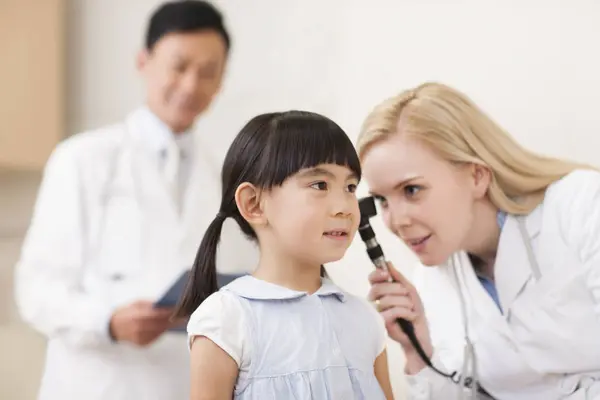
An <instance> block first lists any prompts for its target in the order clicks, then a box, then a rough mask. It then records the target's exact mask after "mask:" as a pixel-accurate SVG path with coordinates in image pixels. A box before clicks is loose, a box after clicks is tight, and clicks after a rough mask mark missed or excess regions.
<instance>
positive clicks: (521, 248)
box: [494, 208, 541, 318]
mask: <svg viewBox="0 0 600 400" xmlns="http://www.w3.org/2000/svg"><path fill="white" fill-rule="evenodd" d="M540 219H541V211H540V209H539V208H538V209H536V210H534V211H533V212H532V213H531V214H530V215H528V216H526V217H524V221H525V228H526V235H527V236H528V237H526V238H524V237H523V234H522V233H521V230H520V229H519V221H518V220H517V217H514V216H509V217H507V218H506V222H505V224H504V227H503V228H502V233H501V235H500V242H499V244H498V251H497V254H496V265H495V267H494V273H495V281H496V288H497V290H498V296H499V298H500V303H501V304H502V309H503V310H504V311H505V314H506V316H507V318H508V317H509V316H510V307H511V306H512V305H513V303H514V302H515V300H516V299H517V297H518V296H519V294H520V293H521V291H522V290H523V289H524V288H525V285H526V284H527V283H528V282H529V281H530V280H531V279H532V277H533V269H532V266H531V265H530V263H529V258H528V255H527V247H526V244H525V240H529V241H530V242H532V241H533V240H534V238H535V237H536V236H537V235H538V234H539V231H540V223H541V221H540Z"/></svg>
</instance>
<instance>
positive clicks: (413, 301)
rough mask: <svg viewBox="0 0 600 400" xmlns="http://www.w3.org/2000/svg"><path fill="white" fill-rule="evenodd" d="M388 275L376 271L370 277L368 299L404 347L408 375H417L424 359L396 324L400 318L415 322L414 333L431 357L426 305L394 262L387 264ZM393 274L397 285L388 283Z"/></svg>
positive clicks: (423, 365)
mask: <svg viewBox="0 0 600 400" xmlns="http://www.w3.org/2000/svg"><path fill="white" fill-rule="evenodd" d="M388 270H389V273H388V272H386V271H383V270H380V269H376V270H375V271H373V272H372V273H371V274H369V281H370V282H371V285H372V286H371V290H370V291H369V300H371V301H374V302H375V304H376V306H377V309H378V311H379V313H380V314H381V316H382V317H383V319H384V320H385V326H386V329H387V331H388V334H389V335H390V337H391V338H392V339H394V340H395V341H397V342H398V343H400V344H401V345H402V348H403V350H404V353H405V355H406V372H407V373H408V374H416V373H417V372H419V371H420V370H421V369H423V368H424V367H425V366H426V364H425V362H424V361H423V360H422V359H421V357H420V356H419V354H418V353H417V351H416V350H415V348H414V347H413V345H412V344H411V343H410V340H409V339H408V336H406V334H404V332H403V331H402V329H400V326H399V325H398V324H397V323H396V319H397V318H402V319H405V320H407V321H410V322H412V324H413V326H414V328H415V334H416V336H417V338H418V339H419V342H420V343H421V347H422V348H423V350H425V354H427V356H428V357H429V358H431V355H432V353H433V349H432V345H431V338H430V336H429V327H428V326H427V320H426V318H425V312H424V309H423V303H422V302H421V298H420V297H419V294H418V293H417V290H416V289H415V287H414V286H413V285H412V284H411V283H410V282H409V281H408V279H406V278H405V277H404V276H403V275H402V274H401V273H400V272H399V271H397V270H396V269H395V268H394V266H393V265H392V264H391V263H388ZM390 275H391V277H392V279H393V280H394V282H389V281H388V279H389V276H390Z"/></svg>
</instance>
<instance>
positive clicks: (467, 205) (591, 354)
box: [358, 83, 600, 400]
mask: <svg viewBox="0 0 600 400" xmlns="http://www.w3.org/2000/svg"><path fill="white" fill-rule="evenodd" d="M358 148H359V153H360V156H361V159H362V162H363V171H364V175H365V178H366V181H367V182H368V185H369V188H370V190H371V193H372V194H373V196H374V197H375V198H376V199H378V200H379V202H380V205H381V210H382V215H383V218H384V220H385V223H386V225H387V227H388V228H389V229H390V230H391V231H392V232H393V233H394V234H395V235H397V236H398V237H399V238H400V239H402V241H403V242H404V243H405V244H406V245H407V246H409V247H410V248H411V249H412V250H413V251H414V253H416V254H417V256H418V257H419V259H420V261H421V263H422V264H423V265H424V267H421V268H419V269H418V271H417V273H416V275H415V279H414V282H415V286H413V285H411V283H409V282H408V281H407V280H406V279H405V278H404V277H403V276H402V275H401V274H400V273H399V272H398V271H397V270H395V269H394V268H393V267H392V266H390V269H389V272H388V273H389V275H391V277H393V278H394V280H395V281H397V282H396V283H389V282H388V273H386V272H383V271H375V272H374V273H372V274H371V276H370V280H371V283H372V288H371V292H370V298H371V299H372V300H374V301H375V302H376V304H377V306H378V308H379V310H380V312H381V314H382V316H383V318H384V319H385V321H386V323H387V328H388V332H389V334H390V336H391V337H392V338H393V339H395V340H396V341H398V342H399V343H400V344H401V345H402V346H403V349H404V351H405V354H406V360H407V362H406V373H407V375H408V383H409V388H410V389H409V393H410V398H411V399H414V400H417V399H418V400H425V399H428V400H434V399H435V400H437V399H440V400H449V399H456V398H463V397H462V396H465V392H467V394H468V395H471V394H473V393H476V392H475V389H474V388H475V387H476V385H472V387H473V389H467V390H463V389H460V388H461V387H463V386H462V385H459V384H455V383H454V382H453V381H452V380H451V379H448V378H446V377H444V376H442V375H439V374H437V373H436V372H435V371H434V370H433V369H431V368H429V367H427V366H426V364H425V363H424V361H423V360H422V359H421V358H420V357H419V356H418V354H417V353H416V351H415V349H414V348H413V346H412V345H411V344H410V342H409V341H408V339H407V336H406V335H405V334H404V333H402V331H401V330H400V329H399V328H398V326H397V325H396V323H395V322H394V320H395V319H396V318H404V319H407V320H410V321H412V323H413V324H414V327H415V331H416V334H417V337H418V339H419V341H420V343H421V344H422V347H423V348H424V350H425V352H426V353H427V355H428V357H429V358H430V359H432V363H433V366H434V367H436V368H437V369H439V370H442V371H443V372H446V373H452V372H454V371H458V373H459V374H462V376H460V375H458V376H460V377H461V379H464V378H465V377H467V376H469V377H471V378H473V379H474V380H476V381H477V382H478V384H479V385H480V386H481V387H482V389H483V390H482V392H487V393H488V394H489V395H490V396H491V397H493V398H496V399H501V400H504V399H507V400H521V399H522V400H558V399H569V400H575V399H578V400H579V399H581V400H583V399H600V173H598V172H596V171H595V170H593V169H592V168H590V167H586V166H584V165H579V164H576V163H573V162H568V161H563V160H559V159H555V158H549V157H543V156H540V155H537V154H534V153H532V152H530V151H528V150H526V149H524V148H523V147H521V146H520V145H519V144H517V143H516V142H515V141H514V140H513V139H512V138H511V137H510V136H509V135H508V134H506V133H505V132H504V131H503V130H502V129H501V128H500V127H499V126H498V125H496V124H495V123H494V122H493V121H492V120H491V119H490V118H488V117H487V116H486V115H485V114H484V113H483V112H482V111H481V110H480V109H478V108H477V106H476V105H475V104H473V102H471V101H470V100H469V99H468V98H467V97H466V96H465V95H463V94H461V93H459V92H458V91H456V90H454V89H452V88H450V87H447V86H444V85H441V84H435V83H428V84H424V85H421V86H418V87H416V88H414V89H412V90H408V91H405V92H403V93H401V94H399V95H397V96H395V97H392V98H390V99H388V100H386V101H384V102H382V103H381V104H379V105H378V106H377V107H376V108H375V109H374V110H373V111H372V112H371V114H370V115H369V116H368V118H367V119H366V121H365V123H364V126H363V129H362V132H361V134H360V137H359V141H358ZM459 383H460V382H459ZM482 397H483V395H482ZM465 398H470V397H465Z"/></svg>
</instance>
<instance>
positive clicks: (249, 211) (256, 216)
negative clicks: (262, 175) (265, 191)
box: [235, 182, 267, 226]
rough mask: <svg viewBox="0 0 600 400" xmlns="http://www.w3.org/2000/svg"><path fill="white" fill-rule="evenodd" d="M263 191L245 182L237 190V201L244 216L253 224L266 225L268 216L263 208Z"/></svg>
mask: <svg viewBox="0 0 600 400" xmlns="http://www.w3.org/2000/svg"><path fill="white" fill-rule="evenodd" d="M260 194H261V191H260V190H259V189H258V188H256V187H255V186H254V185H253V184H251V183H248V182H244V183H242V184H241V185H240V186H238V188H237V190H236V191H235V203H236V205H237V208H238V210H239V212H240V214H241V216H242V218H244V219H245V220H246V221H248V223H249V224H250V225H252V226H257V225H265V224H266V223H267V218H266V216H265V214H264V212H263V209H262V203H261V196H260Z"/></svg>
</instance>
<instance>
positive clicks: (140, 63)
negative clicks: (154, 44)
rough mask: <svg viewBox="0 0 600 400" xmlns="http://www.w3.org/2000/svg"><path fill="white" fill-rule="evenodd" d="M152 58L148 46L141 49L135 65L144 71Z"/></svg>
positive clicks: (139, 70)
mask: <svg viewBox="0 0 600 400" xmlns="http://www.w3.org/2000/svg"><path fill="white" fill-rule="evenodd" d="M149 59H150V53H149V52H148V50H147V49H146V48H143V49H141V50H140V51H139V52H138V54H137V56H136V58H135V67H136V69H137V70H138V72H143V71H144V69H145V68H146V64H148V60H149Z"/></svg>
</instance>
